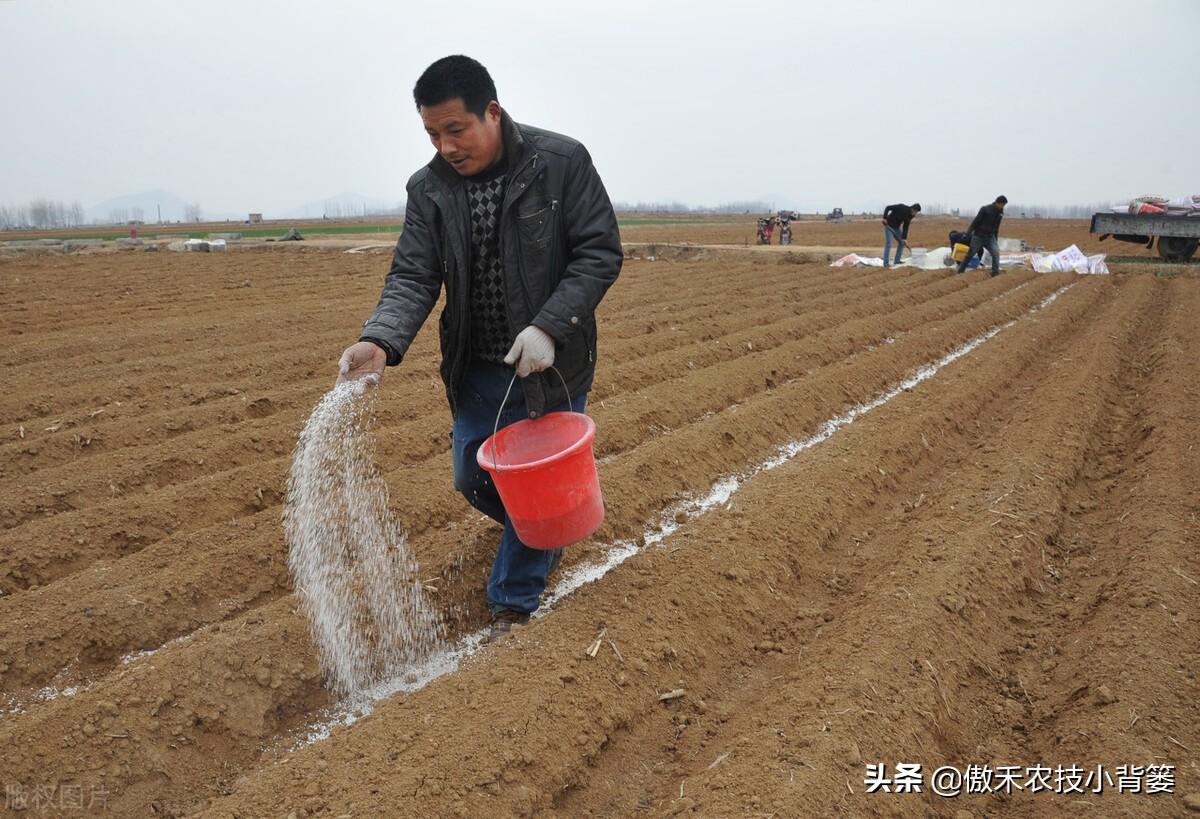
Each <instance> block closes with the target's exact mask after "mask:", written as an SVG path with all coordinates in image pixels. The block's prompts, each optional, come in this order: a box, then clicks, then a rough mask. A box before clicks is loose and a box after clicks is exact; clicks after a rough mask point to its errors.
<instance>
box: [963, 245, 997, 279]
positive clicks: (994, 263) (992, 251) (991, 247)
mask: <svg viewBox="0 0 1200 819" xmlns="http://www.w3.org/2000/svg"><path fill="white" fill-rule="evenodd" d="M984 248H986V249H987V252H988V253H990V254H992V275H993V276H999V275H1000V243H999V242H997V241H996V237H995V236H972V237H971V249H970V250H969V251H967V258H965V259H963V260H962V261H961V262H960V263H959V265H958V272H959V273H962V272H963V271H964V270H966V269H967V262H969V261H971V257H972V256H974V255H975V254H976V253H978V252H979V251H980V250H983V249H984ZM980 258H981V259H982V256H981V257H980Z"/></svg>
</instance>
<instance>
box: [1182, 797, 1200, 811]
mask: <svg viewBox="0 0 1200 819" xmlns="http://www.w3.org/2000/svg"><path fill="white" fill-rule="evenodd" d="M1183 806H1184V807H1185V808H1187V809H1188V810H1194V811H1196V812H1198V813H1200V793H1189V794H1187V795H1186V796H1184V797H1183Z"/></svg>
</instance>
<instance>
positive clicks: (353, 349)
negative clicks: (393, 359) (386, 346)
mask: <svg viewBox="0 0 1200 819" xmlns="http://www.w3.org/2000/svg"><path fill="white" fill-rule="evenodd" d="M385 366H387V353H385V352H384V351H383V348H382V347H380V346H379V345H378V344H373V343H371V342H370V341H359V342H357V343H355V344H351V345H350V346H349V347H347V348H346V351H345V352H344V353H342V357H341V359H340V360H339V361H338V377H337V383H339V384H341V383H342V382H344V381H357V380H359V379H363V380H365V381H366V382H367V383H368V384H378V383H379V382H380V380H381V379H382V378H383V368H384V367H385Z"/></svg>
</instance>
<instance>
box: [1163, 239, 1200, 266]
mask: <svg viewBox="0 0 1200 819" xmlns="http://www.w3.org/2000/svg"><path fill="white" fill-rule="evenodd" d="M1197 245H1200V240H1197V239H1189V238H1187V237H1186V236H1159V237H1158V255H1159V256H1161V257H1163V258H1164V259H1166V260H1167V261H1168V262H1186V261H1187V260H1188V259H1190V258H1192V256H1193V254H1195V252H1196V246H1197Z"/></svg>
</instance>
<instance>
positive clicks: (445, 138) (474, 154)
mask: <svg viewBox="0 0 1200 819" xmlns="http://www.w3.org/2000/svg"><path fill="white" fill-rule="evenodd" d="M420 111H421V122H423V123H424V124H425V133H427V134H429V141H430V142H432V143H433V147H434V148H436V149H437V152H438V153H439V154H441V155H442V158H443V159H445V160H446V161H447V162H449V163H450V165H451V167H453V168H454V170H456V171H458V173H459V175H461V176H474V175H475V174H477V173H482V172H483V171H486V170H487V169H488V168H490V167H491V166H492V165H493V164H495V162H496V161H497V160H498V159H499V158H500V155H501V154H502V153H503V151H504V139H503V137H502V136H501V134H500V104H499V103H497V102H496V101H495V100H493V101H492V102H489V103H488V107H487V110H486V111H484V112H483V117H482V118H480V117H477V116H475V115H474V114H472V113H471V112H470V111H468V110H467V108H466V106H465V105H464V104H463V101H462V98H461V97H456V98H455V99H452V100H447V101H446V102H442V103H438V104H437V105H430V106H428V107H426V106H421V109H420Z"/></svg>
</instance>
